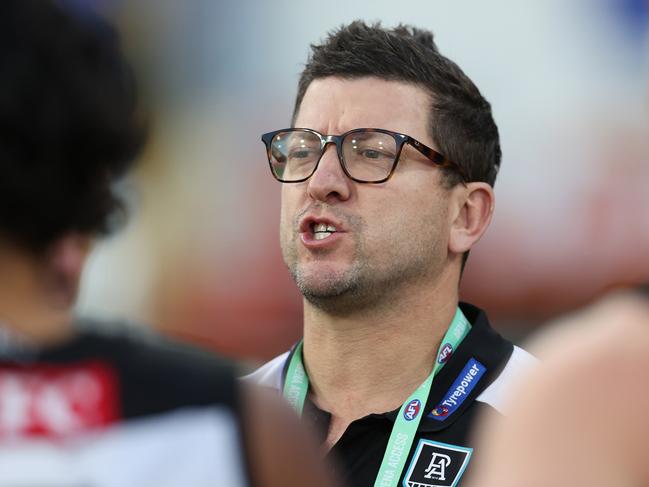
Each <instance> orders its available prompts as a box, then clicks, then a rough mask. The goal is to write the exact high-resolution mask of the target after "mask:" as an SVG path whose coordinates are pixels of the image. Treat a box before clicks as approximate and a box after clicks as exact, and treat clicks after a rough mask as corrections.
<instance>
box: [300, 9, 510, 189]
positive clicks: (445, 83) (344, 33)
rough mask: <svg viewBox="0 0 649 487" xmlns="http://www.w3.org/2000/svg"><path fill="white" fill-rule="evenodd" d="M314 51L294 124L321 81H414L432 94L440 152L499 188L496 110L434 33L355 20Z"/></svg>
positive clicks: (471, 176) (451, 177)
mask: <svg viewBox="0 0 649 487" xmlns="http://www.w3.org/2000/svg"><path fill="white" fill-rule="evenodd" d="M311 50H312V52H311V55H310V57H309V59H308V61H307V63H306V66H305V68H304V71H302V74H301V76H300V81H299V84H298V92H297V98H296V101H295V107H294V110H293V123H294V122H295V119H296V117H297V114H298V112H299V108H300V104H301V103H302V99H303V97H304V94H305V92H306V90H307V88H308V87H309V85H310V84H311V82H312V81H313V80H315V79H319V78H324V77H327V76H338V77H341V78H350V79H353V78H361V77H365V76H372V77H376V78H380V79H384V80H389V81H403V82H408V83H413V84H416V85H419V86H422V87H423V88H424V89H426V90H427V91H428V92H429V93H430V95H431V100H432V105H431V112H430V128H429V130H430V134H431V136H432V138H433V140H434V141H435V143H436V144H437V147H438V149H439V151H440V152H441V153H442V154H444V155H445V156H446V157H448V158H449V159H450V160H452V161H453V162H455V163H456V164H458V165H459V166H461V167H462V168H463V169H464V171H465V173H466V174H467V176H468V180H469V181H484V182H487V183H489V184H490V185H492V186H493V185H494V182H495V180H496V175H497V173H498V169H499V167H500V158H501V151H500V142H499V137H498V128H497V127H496V124H495V122H494V119H493V116H492V114H491V106H490V105H489V102H487V100H485V98H484V97H483V96H482V94H481V93H480V91H479V90H478V88H476V86H475V85H474V84H473V82H472V81H471V80H470V79H469V78H468V77H467V76H466V75H465V74H464V73H463V72H462V70H461V69H460V68H459V67H458V66H457V64H455V63H454V62H453V61H451V60H449V59H448V58H446V57H444V56H442V55H441V54H440V53H439V51H438V50H437V46H436V45H435V42H434V41H433V34H432V32H430V31H427V30H422V29H417V28H415V27H411V26H407V25H399V26H398V27H396V28H394V29H386V28H384V27H382V26H381V25H380V24H379V23H377V24H373V25H368V24H365V23H364V22H362V21H355V22H352V23H351V24H349V25H347V26H342V27H340V28H339V29H337V30H335V31H333V32H331V33H330V34H329V36H328V37H327V38H326V40H325V41H324V43H322V44H314V45H312V46H311ZM447 177H448V182H449V184H450V185H454V184H457V183H458V182H459V181H460V178H459V176H458V175H457V174H456V173H453V172H452V171H447Z"/></svg>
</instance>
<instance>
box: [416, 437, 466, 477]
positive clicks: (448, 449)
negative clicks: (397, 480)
mask: <svg viewBox="0 0 649 487" xmlns="http://www.w3.org/2000/svg"><path fill="white" fill-rule="evenodd" d="M472 453H473V449H472V448H465V447H462V446H456V445H448V444H446V443H440V442H438V441H431V440H424V439H422V440H419V444H418V445H417V449H416V450H415V454H414V455H413V457H412V461H411V462H410V466H409V467H408V471H407V472H406V475H405V477H404V479H403V487H455V486H456V485H457V484H458V482H459V481H460V478H461V477H462V475H463V474H464V471H465V470H466V467H467V465H468V464H469V459H470V458H471V454H472Z"/></svg>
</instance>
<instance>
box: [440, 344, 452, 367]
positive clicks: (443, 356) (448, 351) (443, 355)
mask: <svg viewBox="0 0 649 487" xmlns="http://www.w3.org/2000/svg"><path fill="white" fill-rule="evenodd" d="M451 355H453V346H452V345H451V344H450V343H445V344H444V346H443V347H442V350H441V352H439V357H437V361H438V362H439V363H440V364H445V363H446V361H447V360H448V359H449V358H451Z"/></svg>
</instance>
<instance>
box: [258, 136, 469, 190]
mask: <svg viewBox="0 0 649 487" xmlns="http://www.w3.org/2000/svg"><path fill="white" fill-rule="evenodd" d="M281 132H310V133H312V134H314V135H316V136H317V137H318V138H319V139H320V157H318V160H317V161H316V163H315V165H314V166H313V171H311V173H310V174H309V175H308V176H306V177H304V178H302V179H296V180H291V181H286V180H284V179H281V178H279V177H278V176H277V175H276V174H275V171H273V162H272V157H273V156H272V142H273V139H274V138H275V136H276V135H277V134H279V133H281ZM367 132H379V133H383V134H388V135H391V136H392V137H393V138H394V141H395V143H396V149H397V150H396V154H395V156H394V162H393V163H392V168H391V169H390V172H389V173H388V175H387V176H386V177H384V178H383V179H380V180H378V181H366V180H363V179H358V178H355V177H354V176H352V175H351V174H349V171H348V170H347V166H346V163H345V158H344V156H343V140H344V139H345V137H347V136H349V135H350V134H354V133H367ZM261 140H262V142H263V143H264V144H265V145H266V155H267V157H268V164H269V165H270V172H271V174H272V175H273V177H274V178H275V179H277V180H278V181H279V182H280V183H302V182H304V181H306V180H307V179H309V178H310V177H311V176H313V174H314V173H315V172H316V170H317V169H318V165H319V164H320V160H322V156H323V155H324V153H325V151H326V149H327V145H329V144H334V145H335V146H336V153H337V154H338V162H339V163H340V167H342V170H343V172H344V173H345V175H346V176H347V177H348V178H349V179H351V180H352V181H355V182H357V183H361V184H381V183H384V182H386V181H387V180H388V179H390V178H391V177H392V175H393V174H394V171H395V169H396V168H397V164H398V163H399V159H400V157H401V151H402V149H403V146H404V144H408V145H410V146H412V147H414V148H415V149H416V150H417V151H419V152H420V153H421V154H422V155H424V156H425V157H426V159H428V160H429V161H431V162H432V163H433V164H435V165H436V166H437V167H440V168H443V169H451V170H453V171H456V172H457V173H458V174H459V175H460V177H461V178H462V182H463V183H466V182H467V181H468V179H467V177H466V173H465V172H464V170H463V169H462V167H461V166H459V165H458V164H456V163H454V162H453V161H451V160H450V159H448V158H447V157H446V156H444V155H443V154H440V153H439V152H437V151H436V150H435V149H431V148H430V147H428V146H427V145H425V144H422V143H421V142H419V141H418V140H417V139H415V138H413V137H410V136H409V135H406V134H401V133H399V132H393V131H392V130H386V129H378V128H358V129H352V130H349V131H347V132H345V133H344V134H340V135H324V134H321V133H320V132H318V131H316V130H313V129H308V128H299V127H294V128H286V129H280V130H274V131H272V132H268V133H266V134H263V135H262V136H261Z"/></svg>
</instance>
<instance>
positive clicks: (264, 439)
mask: <svg viewBox="0 0 649 487" xmlns="http://www.w3.org/2000/svg"><path fill="white" fill-rule="evenodd" d="M242 392H243V409H244V410H243V420H244V422H245V426H244V431H245V434H246V443H247V445H246V446H247V450H248V463H249V465H248V466H249V469H250V477H251V481H252V484H253V486H254V487H275V486H276V487H304V486H307V485H308V486H311V487H332V486H337V485H340V484H339V483H338V482H336V481H334V475H333V473H332V472H331V468H329V467H328V465H327V464H325V463H324V461H323V459H322V458H320V455H319V453H318V449H317V447H316V444H315V440H314V439H313V438H312V437H311V435H309V434H308V432H307V431H306V430H305V429H304V427H303V425H302V424H300V422H299V419H298V417H297V415H296V414H295V412H294V411H292V410H291V409H290V407H289V406H288V405H287V404H286V403H284V401H283V400H282V399H281V398H280V397H279V396H278V395H277V391H274V390H270V389H265V388H262V387H258V386H255V385H253V384H248V383H243V384H242Z"/></svg>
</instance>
